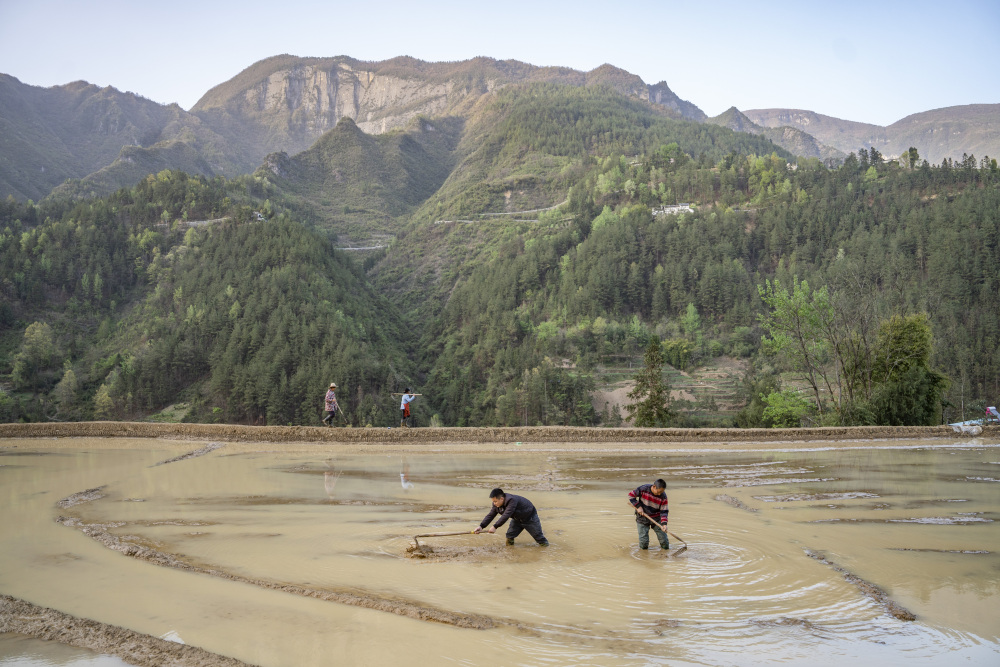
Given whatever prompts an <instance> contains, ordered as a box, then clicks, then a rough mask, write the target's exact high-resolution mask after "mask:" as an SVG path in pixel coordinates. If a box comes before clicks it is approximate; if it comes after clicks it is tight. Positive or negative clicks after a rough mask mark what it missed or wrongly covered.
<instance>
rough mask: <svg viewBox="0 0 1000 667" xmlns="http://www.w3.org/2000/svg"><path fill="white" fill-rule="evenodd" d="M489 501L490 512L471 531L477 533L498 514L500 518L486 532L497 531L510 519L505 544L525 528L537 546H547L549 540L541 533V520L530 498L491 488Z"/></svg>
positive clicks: (510, 541)
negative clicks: (491, 505) (490, 505)
mask: <svg viewBox="0 0 1000 667" xmlns="http://www.w3.org/2000/svg"><path fill="white" fill-rule="evenodd" d="M490 501H491V502H492V503H493V507H492V509H490V513H489V514H487V515H486V518H485V519H483V520H482V522H481V523H480V524H479V527H478V528H476V529H475V530H474V531H472V532H474V533H476V534H477V535H478V534H479V533H481V532H482V530H483V528H485V527H486V525H487V524H488V523H489V522H490V521H491V520H492V519H493V517H495V516H496V515H497V514H499V515H500V519H498V520H497V522H496V523H495V524H494V525H492V526H490V529H489V530H488V531H487V532H490V533H495V532H497V528H499V527H500V526H502V525H503V524H504V522H506V521H507V519H510V525H509V526H508V527H507V544H514V538H515V537H517V536H518V535H520V534H521V531H522V530H526V531H528V535H531V536H532V537H533V538H535V542H538V544H539V546H543V547H547V546H549V541H548V540H547V539H545V534H544V533H542V521H541V519H539V518H538V511H537V510H535V506H534V505H532V504H531V501H530V500H528V499H527V498H525V497H523V496H515V495H514V494H513V493H511V494H507V493H504V492H503V489H493V490H492V491H490Z"/></svg>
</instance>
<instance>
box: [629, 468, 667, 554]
mask: <svg viewBox="0 0 1000 667" xmlns="http://www.w3.org/2000/svg"><path fill="white" fill-rule="evenodd" d="M628 501H629V503H630V504H631V505H632V507H633V508H635V523H636V526H637V527H638V529H639V548H640V549H648V548H649V527H650V526H652V527H653V532H654V533H656V539H657V540H659V542H660V548H661V549H663V550H664V551H666V550H667V549H669V548H670V542H669V541H667V514H668V513H669V512H670V510H668V509H667V483H666V482H664V481H663V480H662V479H658V480H656V481H655V482H653V483H652V484H643V485H642V486H640V487H639V488H637V489H634V490H632V491H629V493H628Z"/></svg>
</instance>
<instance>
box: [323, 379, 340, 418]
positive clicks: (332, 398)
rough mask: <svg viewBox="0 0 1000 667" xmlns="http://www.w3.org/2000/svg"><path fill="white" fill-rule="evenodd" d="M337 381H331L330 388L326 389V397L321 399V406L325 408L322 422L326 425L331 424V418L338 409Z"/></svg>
mask: <svg viewBox="0 0 1000 667" xmlns="http://www.w3.org/2000/svg"><path fill="white" fill-rule="evenodd" d="M336 389H337V383H336V382H331V383H330V388H329V389H328V390H327V391H326V398H325V399H324V401H323V408H324V409H325V410H326V414H325V415H323V423H324V424H326V425H327V426H333V418H334V416H335V415H336V414H337V411H338V410H340V404H339V403H337V391H336Z"/></svg>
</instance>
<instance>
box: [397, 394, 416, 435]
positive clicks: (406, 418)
mask: <svg viewBox="0 0 1000 667" xmlns="http://www.w3.org/2000/svg"><path fill="white" fill-rule="evenodd" d="M416 397H417V395H416V394H411V393H410V388H409V387H407V388H406V390H405V391H404V392H403V399H402V401H400V403H399V413H400V415H399V426H400V428H402V427H404V426H410V424H411V423H412V421H411V419H410V403H412V402H413V399H415V398H416Z"/></svg>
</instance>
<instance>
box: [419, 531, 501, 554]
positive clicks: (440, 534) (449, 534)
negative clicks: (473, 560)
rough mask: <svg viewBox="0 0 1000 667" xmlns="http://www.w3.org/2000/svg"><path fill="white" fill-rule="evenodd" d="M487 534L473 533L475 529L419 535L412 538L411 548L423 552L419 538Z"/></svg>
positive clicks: (483, 533)
mask: <svg viewBox="0 0 1000 667" xmlns="http://www.w3.org/2000/svg"><path fill="white" fill-rule="evenodd" d="M489 534H490V533H487V532H485V531H484V532H481V533H477V532H476V531H475V529H473V530H463V531H456V532H453V533H421V534H420V535H414V536H413V546H415V547H416V548H417V550H418V551H420V552H423V550H424V547H423V545H422V544H420V538H421V537H451V536H453V535H489Z"/></svg>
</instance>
